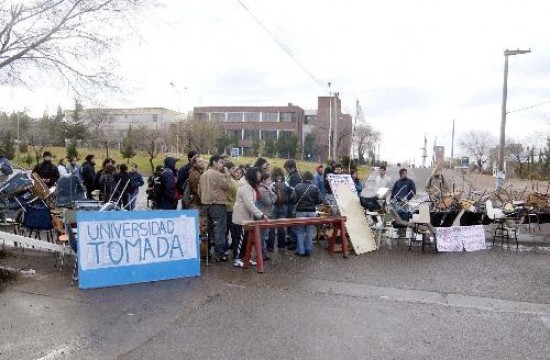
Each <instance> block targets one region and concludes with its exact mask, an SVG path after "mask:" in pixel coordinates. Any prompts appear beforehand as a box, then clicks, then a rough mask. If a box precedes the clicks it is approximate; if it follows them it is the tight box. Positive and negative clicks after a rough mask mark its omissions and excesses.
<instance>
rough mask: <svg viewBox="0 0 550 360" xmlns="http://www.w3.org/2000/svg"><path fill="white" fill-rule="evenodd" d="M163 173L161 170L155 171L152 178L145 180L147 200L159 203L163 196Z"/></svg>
mask: <svg viewBox="0 0 550 360" xmlns="http://www.w3.org/2000/svg"><path fill="white" fill-rule="evenodd" d="M164 171H165V170H164V169H162V170H161V171H157V172H155V173H154V174H153V176H151V177H150V178H149V179H147V185H148V188H147V190H146V193H147V200H151V201H153V202H159V201H160V200H161V199H162V197H163V196H164V188H165V184H164V182H165V180H164Z"/></svg>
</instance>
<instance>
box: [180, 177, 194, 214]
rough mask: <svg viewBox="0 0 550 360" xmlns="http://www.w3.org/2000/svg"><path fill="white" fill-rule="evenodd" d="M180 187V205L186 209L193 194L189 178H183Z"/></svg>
mask: <svg viewBox="0 0 550 360" xmlns="http://www.w3.org/2000/svg"><path fill="white" fill-rule="evenodd" d="M181 189H182V190H181V203H182V206H183V207H184V208H186V209H187V208H189V206H190V205H191V202H192V201H193V195H192V194H191V186H190V185H189V180H185V182H184V183H183V185H182V187H181Z"/></svg>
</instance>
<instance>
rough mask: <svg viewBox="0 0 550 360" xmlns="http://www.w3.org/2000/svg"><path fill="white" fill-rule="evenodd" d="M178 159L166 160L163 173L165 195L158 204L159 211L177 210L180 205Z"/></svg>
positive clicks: (168, 158) (169, 158)
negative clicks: (177, 182)
mask: <svg viewBox="0 0 550 360" xmlns="http://www.w3.org/2000/svg"><path fill="white" fill-rule="evenodd" d="M176 175H177V172H176V159H174V158H173V157H167V158H166V159H164V168H163V171H162V182H163V184H164V194H163V196H162V198H161V199H160V201H159V203H158V204H157V208H158V209H162V210H175V209H176V208H177V205H178V200H177V198H176Z"/></svg>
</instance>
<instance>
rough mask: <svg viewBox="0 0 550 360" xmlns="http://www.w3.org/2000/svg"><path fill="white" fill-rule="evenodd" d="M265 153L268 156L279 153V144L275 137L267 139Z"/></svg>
mask: <svg viewBox="0 0 550 360" xmlns="http://www.w3.org/2000/svg"><path fill="white" fill-rule="evenodd" d="M264 155H265V156H267V157H275V155H277V146H276V144H275V141H274V140H273V139H266V141H265V144H264Z"/></svg>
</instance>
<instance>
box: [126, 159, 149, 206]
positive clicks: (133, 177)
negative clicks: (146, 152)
mask: <svg viewBox="0 0 550 360" xmlns="http://www.w3.org/2000/svg"><path fill="white" fill-rule="evenodd" d="M137 168H138V166H137V164H136V163H133V164H132V165H131V166H130V172H129V174H130V186H129V188H130V189H129V190H128V194H130V199H129V203H128V207H127V210H130V211H132V210H134V209H135V208H136V201H137V197H138V194H139V188H140V187H142V186H143V185H145V182H144V181H143V176H142V175H141V174H140V173H139V172H138V171H137Z"/></svg>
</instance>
